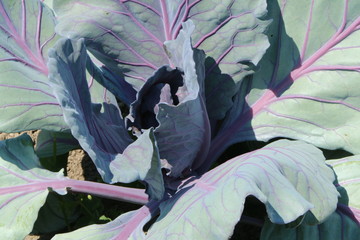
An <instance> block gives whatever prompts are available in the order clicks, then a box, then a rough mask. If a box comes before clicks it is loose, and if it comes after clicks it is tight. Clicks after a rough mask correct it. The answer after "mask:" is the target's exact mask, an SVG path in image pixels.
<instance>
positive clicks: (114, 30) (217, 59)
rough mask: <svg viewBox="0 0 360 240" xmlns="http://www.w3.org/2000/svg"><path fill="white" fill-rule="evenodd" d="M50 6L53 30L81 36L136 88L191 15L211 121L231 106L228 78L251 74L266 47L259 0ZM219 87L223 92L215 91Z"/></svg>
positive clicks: (163, 60)
mask: <svg viewBox="0 0 360 240" xmlns="http://www.w3.org/2000/svg"><path fill="white" fill-rule="evenodd" d="M54 9H55V10H56V13H57V15H58V16H59V24H58V25H57V32H58V33H60V34H61V35H63V36H67V37H70V38H85V39H86V45H87V46H88V47H89V49H90V51H91V52H92V53H93V54H94V55H95V56H96V57H97V58H98V59H100V60H101V61H102V62H103V63H104V64H105V65H106V67H108V68H110V69H111V70H112V71H114V72H115V73H117V74H118V75H119V76H124V77H125V79H126V81H127V82H129V83H131V84H132V85H133V86H134V88H135V89H136V90H139V89H140V88H141V86H142V85H143V84H144V82H145V81H146V80H147V79H148V78H149V77H150V76H151V75H153V72H154V71H155V70H156V69H158V68H160V67H161V66H163V65H168V64H170V65H171V63H170V62H169V58H168V56H167V53H166V51H165V50H164V42H165V41H169V40H174V39H176V37H177V36H178V35H179V33H180V30H181V28H182V23H184V22H186V21H187V20H189V19H191V20H192V21H193V22H194V25H195V29H194V32H193V33H192V36H191V37H192V44H193V46H194V47H195V48H199V49H203V50H205V52H206V55H207V57H208V61H206V69H207V71H206V74H207V76H208V79H207V81H208V82H209V84H207V87H206V94H207V96H208V99H209V102H208V109H209V111H210V115H211V116H212V117H214V118H216V119H219V118H222V117H224V115H225V112H226V111H227V110H228V109H229V108H230V106H231V104H232V100H231V98H232V97H233V95H234V94H235V89H236V88H235V86H234V82H240V81H241V80H242V79H243V77H244V76H246V75H248V74H250V73H252V72H253V70H254V67H253V66H254V65H256V64H257V63H258V62H259V60H260V59H261V57H262V55H263V54H264V53H265V50H266V48H267V47H268V41H267V39H266V37H265V35H263V34H262V32H263V31H264V29H265V28H266V26H267V25H268V22H264V21H261V20H259V18H260V17H262V16H263V15H265V14H266V3H265V1H262V0H256V1H254V0H246V1H241V2H240V1H231V0H223V1H221V4H219V3H218V2H216V1H215V2H214V1H211V0H202V1H199V0H190V1H183V0H173V1H159V0H140V1H134V0H130V1H111V0H105V1H102V0H101V1H100V0H90V1H70V0H67V1H63V0H61V1H55V2H54ZM172 67H174V66H172ZM226 76H230V78H232V80H231V81H230V82H229V81H228V80H229V78H228V77H226ZM104 84H105V86H109V87H110V86H113V84H106V83H104ZM224 86H226V90H227V91H224V92H226V94H222V95H217V94H215V92H216V93H217V92H218V91H217V89H218V88H222V89H223V88H224ZM218 96H219V97H218Z"/></svg>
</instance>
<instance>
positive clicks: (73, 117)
mask: <svg viewBox="0 0 360 240" xmlns="http://www.w3.org/2000/svg"><path fill="white" fill-rule="evenodd" d="M49 56H50V59H49V70H50V75H49V78H50V81H52V83H53V84H52V87H53V90H54V94H55V95H56V97H57V99H58V101H59V103H60V104H61V106H62V109H63V114H64V118H65V121H66V122H67V123H68V124H69V126H71V133H72V135H73V136H74V137H75V138H76V139H77V140H78V141H79V144H80V145H81V146H82V148H83V149H84V150H85V151H86V152H87V153H88V154H89V156H90V157H91V158H92V160H93V161H94V163H95V165H96V167H97V169H98V171H99V173H100V174H101V175H102V177H103V178H104V179H105V181H110V180H111V178H112V176H111V172H110V170H109V163H110V162H111V160H112V159H113V157H114V155H115V154H117V153H121V152H123V151H124V149H125V148H126V147H127V145H128V144H130V142H131V139H130V138H129V136H128V134H127V131H126V130H125V126H124V123H123V121H122V119H121V116H120V112H119V111H118V108H117V107H116V106H115V105H113V104H111V103H110V104H108V103H105V104H104V105H103V106H102V105H101V104H92V102H91V97H90V92H89V89H88V82H87V80H86V64H87V61H90V59H89V58H88V56H87V54H86V49H85V46H84V44H83V41H82V40H78V41H71V40H66V39H61V40H59V41H58V43H57V45H56V47H55V48H54V49H53V50H52V51H51V52H50V53H49ZM102 107H103V110H102V111H101V108H102ZM98 155H99V156H98Z"/></svg>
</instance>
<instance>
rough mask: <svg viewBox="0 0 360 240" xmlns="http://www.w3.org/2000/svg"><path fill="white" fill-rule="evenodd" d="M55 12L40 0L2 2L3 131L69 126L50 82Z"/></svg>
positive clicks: (0, 112)
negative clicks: (49, 70)
mask: <svg viewBox="0 0 360 240" xmlns="http://www.w3.org/2000/svg"><path fill="white" fill-rule="evenodd" d="M54 27H55V17H54V15H53V12H52V11H51V10H50V9H49V8H48V7H46V6H45V5H44V4H42V3H41V2H40V1H37V0H27V1H17V0H9V1H2V2H1V3H0V95H1V102H0V131H3V132H16V131H24V130H32V129H48V130H54V131H60V130H63V129H67V128H68V127H67V125H66V123H65V122H64V120H63V118H62V113H61V108H60V106H59V104H58V102H57V100H56V98H55V96H54V95H53V94H52V89H51V87H50V86H49V84H48V78H47V74H48V68H47V66H46V64H47V52H48V50H49V48H51V47H52V46H53V45H54V43H55V41H56V40H57V39H58V37H57V35H56V34H55V32H54Z"/></svg>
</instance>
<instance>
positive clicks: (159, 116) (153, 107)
mask: <svg viewBox="0 0 360 240" xmlns="http://www.w3.org/2000/svg"><path fill="white" fill-rule="evenodd" d="M193 30H194V25H193V23H192V21H191V20H189V21H188V22H186V23H184V28H183V29H182V30H181V31H180V34H179V35H178V37H177V38H176V39H175V40H172V41H167V42H166V43H165V46H166V49H167V52H168V54H169V55H170V56H171V58H170V60H171V62H172V63H173V65H174V66H177V67H178V68H177V69H171V68H170V67H162V68H160V69H159V70H158V71H157V72H155V74H154V75H153V76H152V77H151V78H149V79H148V80H147V82H146V83H145V84H144V86H143V87H142V88H141V90H140V91H139V93H138V95H137V100H136V101H135V102H134V103H133V104H132V105H131V113H132V115H133V116H134V121H135V124H136V126H137V127H138V128H149V127H151V126H154V127H155V126H157V128H156V129H155V136H156V139H157V143H158V146H159V151H160V155H161V158H162V159H164V162H163V168H165V169H167V170H168V171H169V173H168V174H169V175H170V176H172V177H179V176H180V175H182V174H183V172H187V173H190V172H191V170H190V169H192V170H193V168H194V167H195V168H196V167H197V166H200V165H201V163H202V161H204V159H205V157H206V153H207V152H208V148H209V144H210V124H209V120H208V115H207V111H206V107H205V103H204V102H205V100H204V95H205V94H204V75H205V72H204V54H203V52H201V51H196V50H193V49H192V46H191V41H190V35H191V33H192V31H193Z"/></svg>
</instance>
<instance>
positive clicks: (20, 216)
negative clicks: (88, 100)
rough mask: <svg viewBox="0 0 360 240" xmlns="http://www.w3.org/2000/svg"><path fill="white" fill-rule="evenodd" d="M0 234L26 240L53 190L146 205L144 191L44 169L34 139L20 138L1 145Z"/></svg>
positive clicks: (10, 239)
mask: <svg viewBox="0 0 360 240" xmlns="http://www.w3.org/2000/svg"><path fill="white" fill-rule="evenodd" d="M0 180H1V181H0V215H1V216H2V217H1V218H0V232H1V234H2V237H3V238H4V239H9V240H12V239H14V240H18V239H23V238H24V237H25V236H26V235H27V234H29V233H30V231H31V230H32V227H33V224H34V222H35V220H36V217H37V213H38V211H39V209H40V207H41V206H42V205H43V204H44V202H45V200H46V197H47V194H48V192H49V190H51V191H55V192H57V193H59V194H65V193H66V191H67V190H71V191H74V192H86V193H90V194H96V195H100V196H106V197H109V198H113V199H118V200H122V201H130V202H134V203H138V204H145V203H146V202H147V196H146V194H145V193H144V192H143V190H141V189H131V188H124V187H119V186H111V185H106V184H101V183H95V182H85V181H77V180H72V179H68V178H65V177H64V176H63V175H62V172H59V173H54V172H50V171H48V170H45V169H42V168H41V166H40V163H39V160H38V158H37V156H36V155H35V152H34V149H33V143H32V140H31V138H30V137H29V136H28V135H26V134H24V135H21V136H20V137H17V138H14V139H10V140H6V141H1V142H0Z"/></svg>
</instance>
